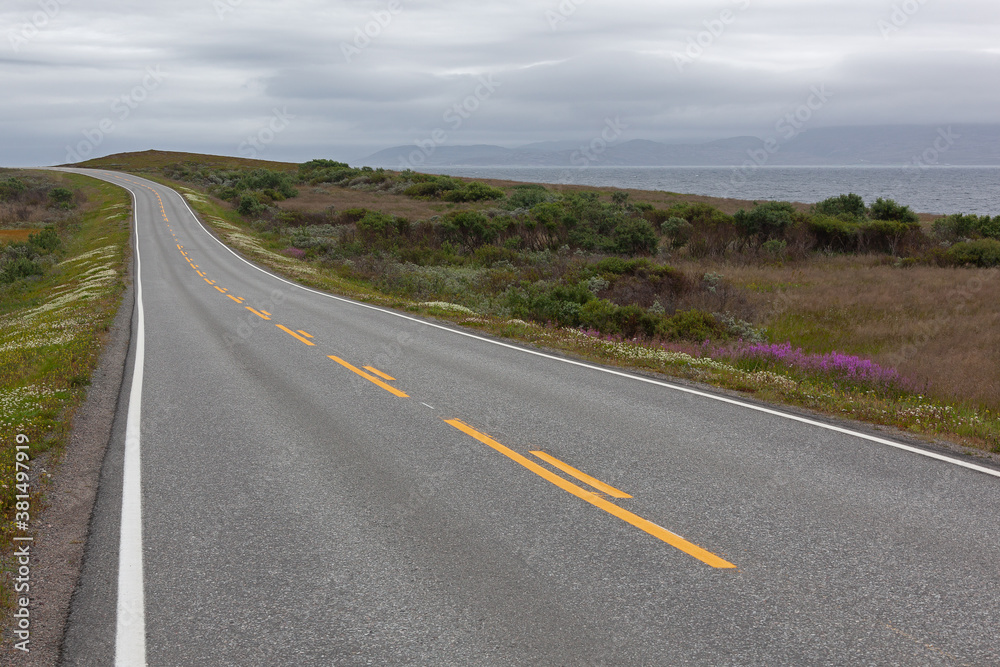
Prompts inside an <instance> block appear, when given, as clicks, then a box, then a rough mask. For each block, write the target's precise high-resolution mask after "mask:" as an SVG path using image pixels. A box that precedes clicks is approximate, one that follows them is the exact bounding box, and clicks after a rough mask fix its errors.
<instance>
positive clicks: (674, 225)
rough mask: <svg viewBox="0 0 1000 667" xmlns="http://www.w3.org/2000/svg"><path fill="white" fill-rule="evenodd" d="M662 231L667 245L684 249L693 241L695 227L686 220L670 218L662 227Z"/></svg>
mask: <svg viewBox="0 0 1000 667" xmlns="http://www.w3.org/2000/svg"><path fill="white" fill-rule="evenodd" d="M660 231H661V232H662V233H663V236H664V237H666V239H667V243H669V244H670V247H671V248H682V247H683V246H684V245H686V244H687V242H688V241H690V240H691V233H692V232H693V231H694V225H692V224H691V223H690V222H688V221H687V220H685V219H684V218H678V217H677V216H670V217H669V218H667V219H666V220H664V221H663V224H661V225H660Z"/></svg>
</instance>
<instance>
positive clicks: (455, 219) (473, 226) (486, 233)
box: [441, 211, 500, 247]
mask: <svg viewBox="0 0 1000 667" xmlns="http://www.w3.org/2000/svg"><path fill="white" fill-rule="evenodd" d="M441 230H442V231H443V232H444V234H445V236H446V237H447V238H450V239H452V240H462V241H464V242H466V243H467V244H469V245H471V246H473V247H475V246H478V245H481V244H483V243H492V242H493V241H495V240H496V239H497V237H498V236H499V235H500V230H499V228H498V225H495V224H493V222H492V221H491V220H490V219H489V218H488V217H486V216H485V215H484V214H482V213H480V212H479V211H458V212H454V213H449V214H448V215H446V216H445V217H444V219H443V220H442V221H441Z"/></svg>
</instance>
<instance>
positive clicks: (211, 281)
mask: <svg viewBox="0 0 1000 667" xmlns="http://www.w3.org/2000/svg"><path fill="white" fill-rule="evenodd" d="M205 282H206V283H208V284H209V285H214V284H215V281H214V280H209V279H208V278H205Z"/></svg>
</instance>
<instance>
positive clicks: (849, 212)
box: [812, 192, 868, 220]
mask: <svg viewBox="0 0 1000 667" xmlns="http://www.w3.org/2000/svg"><path fill="white" fill-rule="evenodd" d="M812 211H813V213H819V214H822V215H828V216H832V217H835V218H841V219H845V220H863V219H864V218H866V217H867V216H868V210H867V209H866V208H865V200H864V199H862V198H861V196H860V195H856V194H854V193H853V192H852V193H850V194H846V195H839V196H837V197H830V198H829V199H824V200H823V201H821V202H819V203H818V204H814V205H813V207H812Z"/></svg>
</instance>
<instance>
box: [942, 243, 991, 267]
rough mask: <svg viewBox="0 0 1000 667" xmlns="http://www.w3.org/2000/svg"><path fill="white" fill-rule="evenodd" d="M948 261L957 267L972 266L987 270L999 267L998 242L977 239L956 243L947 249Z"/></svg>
mask: <svg viewBox="0 0 1000 667" xmlns="http://www.w3.org/2000/svg"><path fill="white" fill-rule="evenodd" d="M947 257H948V259H949V260H950V261H951V262H952V263H953V264H957V265H959V266H965V265H970V264H971V265H972V266H981V267H984V268H989V267H993V266H1000V241H998V240H997V239H978V240H976V241H964V242H962V243H956V244H955V245H953V246H952V247H950V248H948V252H947Z"/></svg>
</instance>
